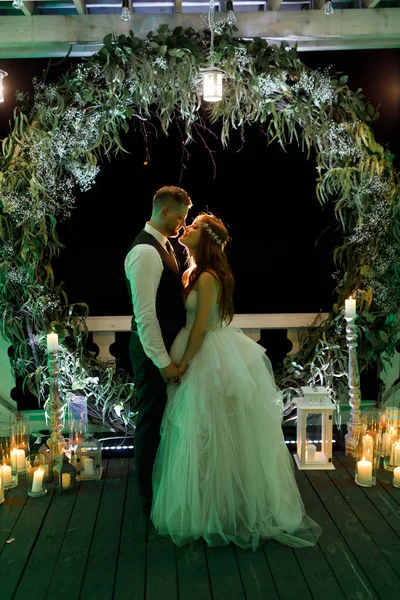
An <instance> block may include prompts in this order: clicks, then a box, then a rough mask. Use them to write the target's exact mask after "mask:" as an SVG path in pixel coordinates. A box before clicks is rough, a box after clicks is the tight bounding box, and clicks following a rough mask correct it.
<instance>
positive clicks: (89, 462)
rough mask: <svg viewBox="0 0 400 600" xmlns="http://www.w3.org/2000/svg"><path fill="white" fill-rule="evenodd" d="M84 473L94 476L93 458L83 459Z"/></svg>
mask: <svg viewBox="0 0 400 600" xmlns="http://www.w3.org/2000/svg"><path fill="white" fill-rule="evenodd" d="M83 472H84V474H85V475H94V469H93V458H84V459H83Z"/></svg>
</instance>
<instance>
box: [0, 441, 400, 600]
mask: <svg viewBox="0 0 400 600" xmlns="http://www.w3.org/2000/svg"><path fill="white" fill-rule="evenodd" d="M334 465H335V467H336V470H335V471H330V472H325V471H314V472H311V471H307V472H299V471H297V470H296V477H297V480H298V484H299V487H300V490H301V493H302V496H303V499H304V502H305V504H306V507H307V513H308V514H309V515H310V516H311V517H312V518H313V519H314V520H315V521H317V522H318V523H319V524H320V525H321V526H322V529H323V534H322V536H321V538H320V540H319V544H318V546H317V547H315V548H311V549H308V548H307V549H301V550H293V549H291V548H289V547H286V546H283V545H280V544H278V543H276V542H268V543H266V544H265V545H264V546H263V547H261V548H260V549H259V550H258V551H257V552H252V551H243V550H240V549H238V548H235V547H233V546H232V547H231V546H229V547H226V548H213V549H209V548H206V547H205V546H204V544H203V543H202V542H196V543H194V544H192V545H190V546H187V547H183V548H176V547H175V546H174V545H173V544H172V542H170V541H169V540H168V539H165V538H161V537H160V536H158V535H157V534H156V533H155V531H154V529H153V527H152V525H151V523H149V522H148V520H147V518H146V516H145V515H144V514H143V513H142V512H141V510H140V503H139V499H138V496H137V490H136V481H135V471H134V464H133V459H132V458H119V459H116V458H115V459H114V458H113V459H109V460H105V461H104V473H103V479H102V481H100V482H85V483H81V484H80V486H79V487H78V488H77V489H76V491H74V492H72V493H70V494H68V495H59V494H58V493H54V492H51V491H49V492H48V494H47V495H46V496H45V497H43V498H38V499H37V498H28V496H27V494H26V487H25V485H24V483H23V482H21V483H20V484H19V485H18V487H16V488H15V489H13V490H9V491H8V492H7V495H6V500H5V502H4V504H2V505H1V506H0V550H1V555H0V600H10V599H12V600H56V599H57V600H62V599H64V598H65V599H66V600H78V599H82V600H130V599H135V600H136V599H141V600H158V599H160V600H177V599H179V600H186V599H189V600H208V599H210V600H211V599H213V600H245V599H248V600H256V599H262V600H274V599H278V598H279V599H282V600H289V599H293V600H307V599H308V598H313V599H316V600H328V599H335V600H340V599H342V598H349V599H351V600H364V599H376V598H381V599H382V600H399V599H400V490H398V489H395V488H393V487H392V485H391V483H390V477H389V474H388V473H387V472H386V471H384V470H383V469H381V470H380V472H379V483H377V485H376V486H375V487H373V488H360V487H359V486H357V485H356V484H355V483H354V477H353V470H352V465H351V461H350V460H349V459H347V458H346V457H345V456H344V455H343V453H340V452H338V453H336V454H335V458H334Z"/></svg>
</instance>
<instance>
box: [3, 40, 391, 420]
mask: <svg viewBox="0 0 400 600" xmlns="http://www.w3.org/2000/svg"><path fill="white" fill-rule="evenodd" d="M300 56H301V59H302V60H303V62H304V63H305V64H306V65H308V66H310V67H312V68H324V67H326V66H329V65H332V72H338V71H340V72H344V73H346V74H348V75H349V81H348V85H349V87H350V88H351V89H353V90H354V91H355V90H356V89H357V88H362V89H363V92H364V94H365V96H366V98H367V99H368V100H369V101H370V102H371V103H372V104H373V105H375V106H377V105H379V104H380V105H381V116H380V119H379V120H378V121H377V122H376V123H375V124H374V125H373V128H374V131H375V135H376V138H377V140H378V141H379V142H380V143H382V144H384V145H388V147H389V148H390V149H391V151H392V153H393V154H395V155H396V158H395V166H396V168H397V169H398V168H399V158H398V155H399V153H400V141H399V133H400V49H394V50H360V51H335V52H322V51H321V52H304V53H301V55H300ZM77 62H79V61H78V59H73V60H64V61H59V60H58V59H52V60H51V61H50V63H49V61H48V60H47V59H46V60H44V59H24V60H20V59H14V60H5V61H4V60H3V61H1V65H0V67H1V68H2V69H4V70H6V71H7V72H8V73H9V76H8V77H7V78H6V79H5V80H4V85H5V95H6V101H5V102H4V104H3V105H0V138H2V137H4V136H5V135H6V134H7V133H8V131H9V126H8V120H9V119H11V118H12V113H13V109H14V105H15V100H14V92H15V91H16V90H18V89H19V90H24V91H28V90H30V89H31V82H32V78H33V77H34V76H38V77H40V76H41V75H42V74H43V73H44V72H45V70H46V69H47V70H48V74H47V81H54V80H56V79H57V78H58V77H59V76H60V74H61V72H62V71H63V70H65V69H66V68H68V66H70V65H73V64H76V63H77ZM212 130H213V132H214V134H215V135H216V136H217V137H214V136H213V135H212V132H211V130H210V132H203V135H204V138H205V141H206V143H207V145H208V147H209V148H210V149H211V151H212V156H213V160H214V161H215V167H214V164H213V161H212V159H211V158H210V153H209V151H208V150H207V149H206V148H205V146H204V143H203V142H202V141H201V140H200V139H199V138H198V139H197V141H196V142H195V143H193V144H191V145H190V146H189V147H188V152H189V153H190V158H189V159H188V160H185V164H184V166H182V141H181V137H180V134H179V131H178V129H177V127H176V126H172V127H171V130H170V133H169V136H168V137H166V136H164V135H163V134H162V133H161V132H160V128H159V126H158V125H157V123H154V129H153V128H151V130H150V131H149V136H148V140H147V148H146V144H145V143H144V139H143V136H142V134H141V132H140V130H139V127H132V129H131V131H130V132H129V134H128V135H125V136H123V137H122V139H123V144H124V147H125V148H126V150H127V153H126V154H120V155H119V156H117V158H115V159H113V160H112V161H111V162H109V161H108V160H107V159H104V163H103V166H102V170H101V172H100V174H99V175H98V178H97V181H96V185H95V186H94V187H93V188H92V190H91V191H89V192H87V193H85V194H78V196H77V202H76V208H75V209H74V211H73V215H72V216H71V218H70V219H69V220H68V221H65V222H63V223H60V226H59V237H60V239H61V241H62V242H63V243H64V244H65V246H66V248H65V250H63V251H62V252H61V254H60V257H59V258H58V259H56V260H54V262H53V267H54V271H55V276H56V281H63V282H64V285H65V290H66V292H67V295H68V298H69V301H70V302H86V303H88V304H89V308H90V314H91V315H129V314H131V306H130V301H129V299H128V295H127V292H126V288H125V281H124V269H123V262H124V257H125V254H126V251H127V249H128V247H129V245H130V243H131V242H132V240H133V238H134V237H135V235H136V233H137V232H138V231H139V230H140V229H141V228H142V227H143V225H144V223H145V221H146V220H147V219H148V218H149V217H150V211H151V199H152V196H153V194H154V193H155V191H156V190H157V189H158V188H159V187H161V186H163V185H180V186H182V187H184V188H185V189H186V190H187V192H188V193H189V195H190V197H191V198H192V201H193V203H194V206H193V207H192V209H191V210H190V213H189V217H190V218H189V221H190V219H191V218H192V217H193V216H195V214H196V213H197V212H199V211H202V210H210V211H212V212H214V213H216V214H217V215H218V216H220V217H221V218H222V219H223V220H224V221H225V222H226V223H227V224H228V226H229V231H230V235H231V237H232V242H231V244H230V246H229V247H228V249H227V251H228V254H229V257H230V262H231V265H232V267H233V270H234V273H235V276H236V292H235V307H236V312H237V313H285V312H289V313H290V312H295V313H296V312H315V311H319V310H323V311H329V310H330V308H331V306H332V304H333V302H334V301H335V295H334V293H333V290H334V280H333V278H332V275H331V274H332V272H333V271H334V265H333V262H332V254H333V249H334V247H335V246H336V245H337V244H338V243H339V242H340V239H341V231H340V228H339V226H338V223H337V222H336V221H335V219H334V216H333V207H332V206H331V205H328V206H325V207H321V206H320V205H319V204H318V201H317V199H316V195H315V187H316V174H317V173H316V164H315V160H314V157H313V156H312V157H311V158H310V159H309V160H307V157H306V155H305V154H303V153H302V151H301V149H300V148H298V147H297V146H296V145H295V144H293V145H291V146H288V147H287V148H286V151H284V150H283V149H282V148H281V147H280V146H279V145H278V144H277V143H272V144H271V145H269V146H268V145H267V140H266V137H265V136H264V135H263V133H262V131H261V129H260V127H259V126H258V125H255V126H252V127H247V128H246V129H245V143H244V145H243V144H242V140H241V137H240V134H239V133H238V132H235V131H233V132H232V134H231V138H230V144H229V148H228V149H223V148H222V146H221V143H220V142H219V139H218V133H219V130H218V126H215V127H213V128H212ZM126 335H127V334H121V335H120V338H118V336H117V346H118V344H119V345H120V348H119V350H118V348H117V349H116V351H115V354H116V356H118V357H119V358H120V366H122V367H125V368H126V369H128V370H129V361H128V360H127V355H126V351H125V349H126V344H127V340H126V339H125V337H126ZM124 336H125V337H124ZM118 340H119V341H118ZM261 343H262V345H264V346H265V347H266V348H267V352H268V354H269V356H270V358H271V360H272V363H273V365H276V364H277V363H278V362H279V361H280V360H282V358H283V357H284V356H285V354H286V352H287V351H288V350H289V348H287V345H286V344H287V342H286V334H285V332H271V331H270V332H263V334H262V339H261ZM367 379H368V378H364V383H363V385H364V391H363V390H362V393H363V397H364V398H365V397H367V398H372V397H375V396H376V393H377V389H378V386H377V382H376V378H375V375H374V374H372V379H371V377H369V379H368V381H367ZM366 386H368V387H367V388H366ZM16 396H17V398H19V408H20V409H23V408H34V407H35V406H36V407H37V401H35V400H30V401H29V402H28V403H26V400H24V399H22V400H21V395H20V393H19V394H18V393H17V394H16ZM35 402H36V404H35Z"/></svg>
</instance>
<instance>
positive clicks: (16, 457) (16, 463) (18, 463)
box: [10, 448, 26, 473]
mask: <svg viewBox="0 0 400 600" xmlns="http://www.w3.org/2000/svg"><path fill="white" fill-rule="evenodd" d="M10 458H11V468H12V469H14V471H18V473H24V472H25V468H26V465H25V450H22V449H21V448H15V449H14V450H11V453H10Z"/></svg>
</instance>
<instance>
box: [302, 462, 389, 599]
mask: <svg viewBox="0 0 400 600" xmlns="http://www.w3.org/2000/svg"><path fill="white" fill-rule="evenodd" d="M308 475H309V472H308V471H301V472H300V471H298V472H297V473H296V479H297V481H298V484H299V489H300V492H301V495H302V498H303V501H304V503H305V506H306V512H307V514H308V515H309V516H310V517H311V518H312V519H313V520H314V521H315V522H316V523H318V525H320V527H321V529H322V533H321V537H320V538H319V540H318V545H319V547H320V549H321V552H323V554H324V556H325V558H326V560H327V562H328V563H329V565H330V567H331V569H332V573H333V574H334V575H335V576H336V580H337V582H338V584H339V586H340V588H341V590H342V592H343V594H344V596H345V597H346V598H347V599H348V600H359V599H360V598H365V599H369V600H377V599H378V596H377V595H376V594H375V592H374V590H373V588H372V586H371V584H370V583H369V581H368V579H367V578H366V577H365V575H364V573H363V571H362V569H361V568H360V567H359V565H358V562H357V561H356V559H355V557H354V556H353V554H352V552H351V550H350V548H349V547H348V545H347V544H346V542H345V540H344V539H343V537H342V535H341V533H340V531H339V529H338V528H337V527H336V525H335V523H334V522H333V520H332V519H331V517H330V515H329V513H328V511H327V510H326V508H325V506H324V505H323V504H322V503H321V501H320V498H319V496H318V488H316V489H314V487H313V486H312V485H311V483H310V481H309V479H308ZM301 552H302V551H301V550H300V551H298V552H296V555H297V556H298V555H299V554H301ZM303 572H304V570H303Z"/></svg>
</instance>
